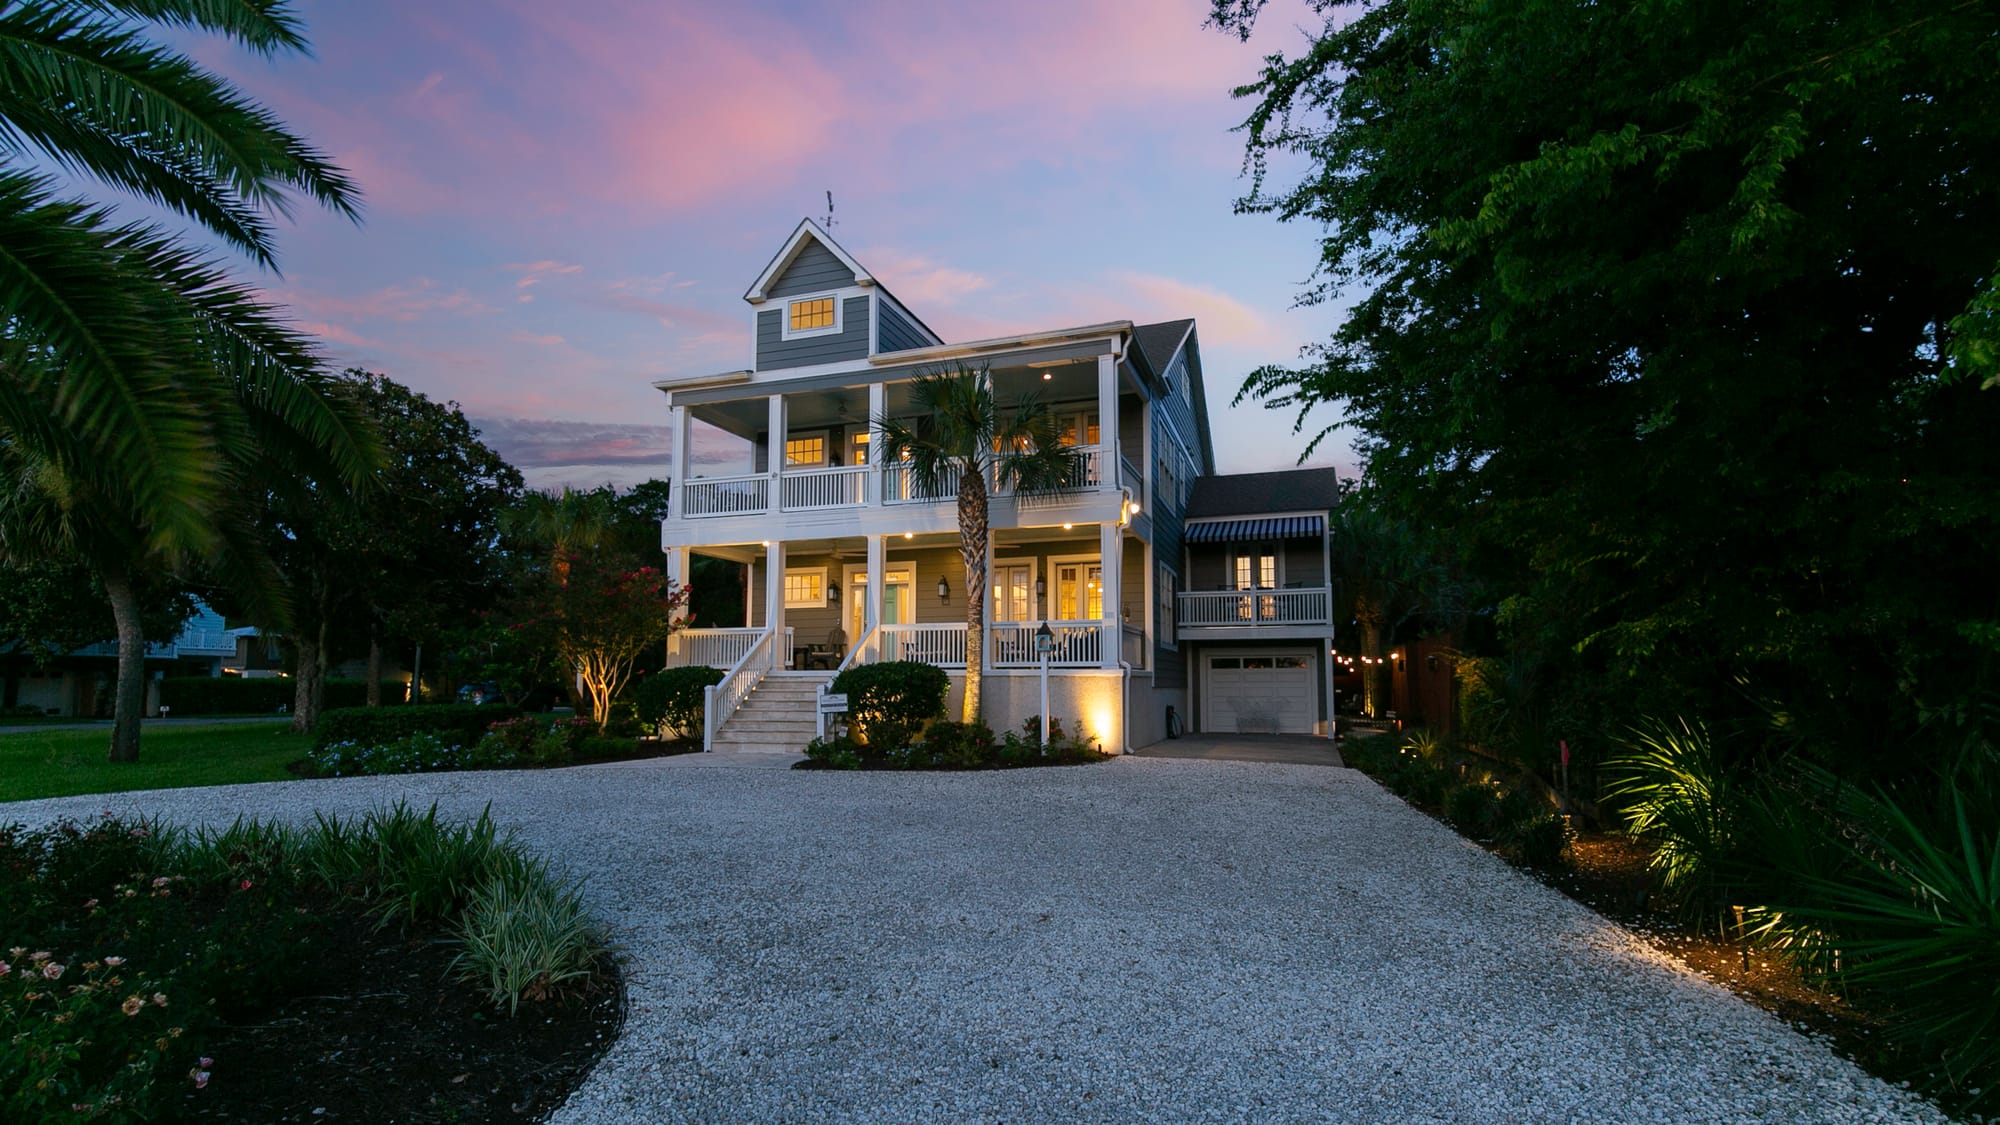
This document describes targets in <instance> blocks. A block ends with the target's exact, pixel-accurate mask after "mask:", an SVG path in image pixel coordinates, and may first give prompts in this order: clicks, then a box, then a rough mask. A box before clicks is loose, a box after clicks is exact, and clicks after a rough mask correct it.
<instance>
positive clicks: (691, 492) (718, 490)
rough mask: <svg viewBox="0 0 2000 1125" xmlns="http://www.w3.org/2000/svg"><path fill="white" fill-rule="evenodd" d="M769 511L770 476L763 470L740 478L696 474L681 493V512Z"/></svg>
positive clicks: (696, 514) (690, 514)
mask: <svg viewBox="0 0 2000 1125" xmlns="http://www.w3.org/2000/svg"><path fill="white" fill-rule="evenodd" d="M770 510H771V478H770V477H769V476H767V475H765V474H763V473H757V474H753V475H750V476H740V477H698V478H696V479H694V480H691V481H687V482H686V483H685V484H684V485H683V492H682V493H681V515H683V516H687V517H690V518H695V517H700V516H743V515H754V514H756V513H759V512H768V511H770Z"/></svg>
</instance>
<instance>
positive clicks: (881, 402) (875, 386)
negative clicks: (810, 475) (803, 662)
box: [857, 383, 889, 639]
mask: <svg viewBox="0 0 2000 1125" xmlns="http://www.w3.org/2000/svg"><path fill="white" fill-rule="evenodd" d="M888 413H889V388H888V387H887V386H886V385H885V384H882V383H870V384H868V494H867V495H868V503H869V504H871V505H876V504H880V503H882V501H883V496H882V419H883V417H884V416H885V415H887V414H888ZM872 538H873V537H871V542H872ZM870 565H871V566H872V565H874V564H872V563H871V564H870ZM870 573H879V571H871V572H870ZM869 581H871V582H874V583H876V584H878V585H879V584H880V583H881V580H880V579H877V578H871V579H869ZM857 639H858V638H857Z"/></svg>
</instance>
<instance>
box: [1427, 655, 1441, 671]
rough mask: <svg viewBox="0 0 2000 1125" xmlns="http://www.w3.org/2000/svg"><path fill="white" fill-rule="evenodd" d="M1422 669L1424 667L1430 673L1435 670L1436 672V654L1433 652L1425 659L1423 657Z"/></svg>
mask: <svg viewBox="0 0 2000 1125" xmlns="http://www.w3.org/2000/svg"><path fill="white" fill-rule="evenodd" d="M1424 667H1426V668H1429V669H1430V670H1431V671H1433V672H1435V671H1437V670H1438V654H1437V653H1435V652H1434V653H1431V654H1430V655H1429V656H1426V657H1424Z"/></svg>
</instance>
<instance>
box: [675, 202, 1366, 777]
mask: <svg viewBox="0 0 2000 1125" xmlns="http://www.w3.org/2000/svg"><path fill="white" fill-rule="evenodd" d="M744 299H745V300H746V301H747V302H749V304H750V306H751V314H750V323H749V325H748V328H749V333H748V336H749V340H750V342H751V345H752V357H753V358H752V362H751V366H750V367H749V368H748V369H746V370H741V371H732V372H727V373H723V374H717V375H705V376H697V377H690V378H672V379H663V380H661V381H659V382H657V383H655V384H654V385H655V386H656V387H658V388H659V389H660V390H661V391H663V392H665V393H666V396H667V402H668V408H669V412H670V414H671V417H672V425H673V431H674V462H673V466H672V479H673V488H672V509H671V512H670V515H669V516H668V518H667V519H666V520H665V521H664V522H663V523H662V525H661V543H662V546H663V547H664V548H665V549H666V551H667V555H668V569H669V573H670V574H671V575H672V576H673V577H674V578H675V579H676V580H685V576H686V575H687V573H688V571H689V564H688V559H689V554H690V553H691V552H693V553H699V554H704V555H713V556H718V557H721V558H726V559H731V560H735V561H737V562H740V563H743V564H746V566H745V570H746V583H747V585H748V591H747V593H748V597H747V598H746V599H745V601H746V613H745V620H744V621H743V622H742V623H741V624H740V626H738V625H737V623H734V622H730V623H726V624H727V626H728V627H718V626H723V625H724V624H725V623H720V622H697V623H696V624H697V625H698V626H699V627H697V628H692V629H688V630H685V631H683V632H681V633H678V634H676V635H675V637H674V638H673V640H672V641H670V642H669V653H668V659H669V662H670V663H682V664H686V663H706V664H712V665H714V666H716V667H720V668H728V669H730V675H729V677H728V678H727V679H726V680H725V681H724V683H723V684H722V685H720V686H719V687H718V689H717V692H716V699H717V704H718V705H717V706H716V707H714V708H711V714H710V722H711V727H712V730H711V731H710V748H711V749H717V748H724V747H732V746H733V747H752V746H770V747H774V748H778V747H782V748H787V749H796V748H797V747H798V745H799V744H801V743H803V742H804V740H805V738H806V737H810V736H811V733H812V730H813V720H812V696H813V695H814V694H816V693H817V691H818V690H821V689H819V688H818V685H819V684H820V683H822V682H823V681H825V680H826V679H827V678H828V672H827V671H825V670H815V669H824V667H825V666H827V665H832V664H836V663H841V662H845V663H849V664H851V663H856V662H870V661H878V660H898V659H907V660H922V661H926V662H929V663H932V664H936V665H938V666H940V667H942V668H945V669H946V670H947V671H949V672H950V673H951V675H952V683H953V687H952V707H953V708H954V710H955V709H956V707H957V705H958V699H959V697H960V695H961V694H962V691H963V682H964V672H963V669H964V668H965V663H966V660H967V659H968V655H969V656H970V658H972V659H978V660H981V661H983V662H984V664H983V667H984V669H985V675H984V680H983V684H984V688H983V691H984V699H983V710H984V713H985V715H986V718H987V720H988V722H989V723H990V724H992V725H993V726H995V727H1009V726H1015V725H1017V724H1019V723H1021V722H1022V721H1023V720H1025V719H1027V718H1028V717H1029V716H1031V715H1034V714H1036V713H1037V712H1038V711H1039V710H1040V703H1039V688H1040V684H1039V664H1038V658H1037V655H1036V650H1035V634H1036V631H1037V629H1038V628H1039V627H1040V626H1041V625H1042V624H1043V623H1044V622H1046V623H1047V624H1048V626H1049V628H1050V630H1051V631H1052V632H1053V633H1054V634H1055V648H1054V652H1053V654H1052V659H1051V661H1050V664H1051V669H1052V671H1051V687H1050V694H1051V703H1050V708H1049V709H1050V711H1051V712H1052V713H1053V714H1054V715H1056V716H1057V717H1059V718H1062V719H1064V720H1066V721H1071V722H1081V723H1082V725H1083V727H1084V728H1085V730H1086V731H1087V732H1088V733H1089V734H1091V735H1093V736H1095V737H1096V738H1098V739H1100V740H1101V741H1102V742H1103V744H1104V745H1105V746H1106V747H1107V748H1108V749H1112V750H1119V749H1126V748H1130V747H1134V746H1143V745H1147V744H1149V743H1152V742H1155V741H1158V740H1159V739H1161V738H1163V737H1165V736H1166V734H1167V713H1168V711H1169V710H1170V709H1171V710H1172V711H1173V712H1174V713H1175V715H1176V716H1177V717H1178V719H1179V722H1180V724H1181V726H1182V727H1183V729H1185V730H1188V731H1196V730H1211V731H1217V730H1219V731H1235V730H1246V731H1248V730H1256V731H1294V732H1300V733H1319V734H1330V733H1331V724H1330V722H1329V718H1330V715H1331V709H1330V702H1331V696H1332V691H1331V687H1330V684H1331V670H1332V662H1331V660H1330V652H1331V647H1332V645H1331V642H1332V638H1333V626H1332V616H1331V606H1332V603H1333V599H1332V597H1331V593H1330V590H1329V588H1328V587H1329V583H1328V579H1327V570H1326V566H1327V549H1326V535H1327V526H1328V520H1327V513H1328V511H1329V509H1330V508H1331V506H1332V504H1333V503H1334V497H1335V494H1336V488H1335V480H1334V475H1333V471H1332V470H1330V469H1318V470H1305V471H1298V472H1289V473H1259V474H1254V475H1251V476H1240V477H1217V476H1215V475H1214V461H1215V457H1214V450H1213V447H1212V445H1211V442H1210V438H1209V429H1208V408H1207V401H1206V398H1205V395H1204V392H1203V387H1202V369H1201V349H1200V343H1199V339H1198V336H1197V332H1196V328H1195V323H1194V322H1193V321H1192V320H1177V321H1170V322H1167V323H1162V324H1146V325H1135V324H1133V323H1131V322H1129V321H1113V322H1109V323H1103V324H1092V325H1085V326H1082V327H1076V328H1058V329H1051V330H1049V331H1046V332H1031V333H1023V334H1020V335H1016V336H1009V337H1005V338H1001V339H992V340H978V341H972V342H968V343H956V344H947V343H946V342H945V341H944V340H943V339H942V338H941V337H940V336H938V335H937V333H935V332H933V331H932V330H931V329H930V328H929V327H928V326H926V325H925V324H924V322H923V321H922V320H921V319H920V318H919V317H918V316H917V315H916V314H915V313H914V312H913V311H911V310H910V309H909V308H908V307H906V306H905V305H903V304H902V302H900V301H898V300H897V299H896V297H895V296H894V295H893V294H892V293H890V292H889V290H888V289H887V288H886V287H885V286H883V285H882V284H881V283H880V282H879V281H878V280H877V279H876V278H875V277H874V276H873V275H871V274H870V273H869V272H868V271H867V269H866V268H864V267H863V266H862V264H861V263H860V262H857V261H856V260H855V259H854V258H853V257H852V256H851V255H849V254H848V253H847V252H846V251H845V250H843V249H842V248H841V247H840V246H839V245H837V244H836V243H835V242H834V241H833V240H832V239H831V238H830V237H828V236H827V234H826V233H825V232H824V231H823V230H821V229H820V227H819V226H818V225H816V224H814V223H813V222H812V221H811V220H807V221H805V222H803V223H801V224H800V225H799V227H798V229H797V230H796V231H794V232H793V234H792V236H791V237H790V238H789V239H787V240H786V242H785V244H784V246H783V247H782V248H781V249H780V250H779V252H778V254H777V256H776V257H774V258H773V259H772V260H771V262H770V264H769V265H768V266H766V267H765V269H764V271H763V273H762V274H760V275H759V276H758V278H757V280H756V282H755V283H754V284H752V285H751V287H750V290H749V292H747V293H746V294H745V295H744ZM957 363H964V364H967V365H976V366H983V367H986V368H989V369H990V371H991V378H992V380H993V383H994V388H995V390H996V392H997V394H998V397H999V398H1000V400H1001V401H1002V402H1003V403H1005V402H1008V401H1011V400H1014V399H1016V398H1018V397H1019V396H1020V395H1021V394H1022V393H1024V392H1028V391H1033V392H1036V393H1037V394H1039V396H1040V397H1041V399H1042V400H1043V401H1044V402H1047V403H1049V404H1051V405H1052V407H1053V409H1054V410H1055V413H1056V416H1057V418H1058V419H1059V421H1060V424H1061V427H1062V430H1063V433H1064V434H1065V435H1066V440H1067V441H1068V442H1069V443H1070V444H1071V445H1074V446H1075V447H1077V449H1078V450H1079V453H1080V456H1081V461H1082V466H1083V468H1082V471H1081V473H1080V483H1079V487H1076V488H1074V489H1070V490H1065V491H1062V492H1057V493H1042V494H1024V495H1015V494H1013V493H1012V492H1009V491H1005V490H999V491H996V492H995V494H994V496H993V502H992V511H991V526H992V532H991V534H992V542H991V545H990V551H989V579H988V585H989V590H988V596H987V598H986V614H987V621H988V624H987V625H986V645H985V651H984V652H981V653H973V654H968V653H967V652H966V630H965V611H964V605H965V603H964V600H963V599H964V597H965V591H964V589H963V586H964V582H965V571H964V566H963V564H962V562H961V561H960V558H959V553H958V519H957V507H956V502H955V501H956V495H957V487H956V485H955V484H952V483H948V484H947V486H946V487H943V488H940V489H938V490H936V491H926V490H924V489H923V488H922V487H921V485H920V484H919V482H917V481H916V480H914V479H913V477H912V475H911V474H910V472H909V471H908V470H907V468H905V467H904V466H902V465H900V464H890V465H884V464H880V463H878V461H877V460H876V459H875V458H872V457H871V456H870V455H869V451H870V449H871V448H873V447H875V445H876V444H877V439H878V436H879V435H878V434H876V433H875V432H874V431H873V430H872V428H871V426H870V419H873V418H878V417H883V416H888V417H895V416H898V415H906V414H910V413H913V412H914V409H915V408H914V405H913V400H912V397H911V382H912V380H913V379H915V378H916V377H917V376H919V375H921V374H924V373H928V372H933V371H937V370H940V369H945V368H948V367H950V366H951V365H953V364H957ZM698 424H699V425H702V426H705V427H713V428H714V429H715V430H719V431H721V432H722V433H723V434H727V435H732V436H733V437H734V438H735V439H737V442H738V443H739V445H738V448H739V449H740V453H741V460H740V462H739V465H740V468H738V469H737V470H736V471H725V472H722V473H720V474H718V473H716V472H714V471H713V469H712V468H711V467H710V466H708V465H706V464H704V465H703V466H701V467H700V471H699V472H698V471H697V470H696V467H695V466H694V465H692V464H691V460H692V458H691V454H692V451H693V449H694V444H693V442H692V441H691V436H692V427H694V426H696V425H698ZM707 438H708V435H704V441H703V447H704V449H705V450H707V449H709V448H710V447H711V443H710V442H709V441H708V440H707ZM836 646H837V647H838V651H828V650H831V649H833V648H835V647H836ZM801 681H803V683H801Z"/></svg>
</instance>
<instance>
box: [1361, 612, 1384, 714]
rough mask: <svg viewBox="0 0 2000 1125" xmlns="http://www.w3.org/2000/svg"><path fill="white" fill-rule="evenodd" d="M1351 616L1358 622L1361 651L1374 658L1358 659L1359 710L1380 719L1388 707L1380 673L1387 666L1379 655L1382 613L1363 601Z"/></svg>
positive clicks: (1380, 652) (1380, 651)
mask: <svg viewBox="0 0 2000 1125" xmlns="http://www.w3.org/2000/svg"><path fill="white" fill-rule="evenodd" d="M1354 619H1355V621H1356V622H1357V623H1359V624H1360V626H1361V654H1362V655H1363V656H1364V657H1368V658H1370V659H1372V660H1373V663H1370V662H1369V660H1363V661H1362V662H1361V710H1362V711H1363V712H1364V713H1366V714H1367V716H1368V717H1369V718H1371V719H1379V718H1381V717H1382V713H1383V712H1384V711H1385V710H1386V709H1387V707H1386V704H1387V701H1388V692H1387V691H1385V690H1384V687H1383V684H1382V676H1383V675H1384V674H1385V673H1386V672H1388V670H1389V666H1388V664H1386V663H1385V662H1384V661H1383V658H1382V616H1381V614H1379V613H1377V612H1376V611H1375V608H1374V607H1373V606H1369V605H1362V606H1360V607H1358V608H1357V609H1356V611H1355V615H1354Z"/></svg>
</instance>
